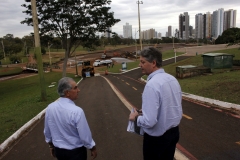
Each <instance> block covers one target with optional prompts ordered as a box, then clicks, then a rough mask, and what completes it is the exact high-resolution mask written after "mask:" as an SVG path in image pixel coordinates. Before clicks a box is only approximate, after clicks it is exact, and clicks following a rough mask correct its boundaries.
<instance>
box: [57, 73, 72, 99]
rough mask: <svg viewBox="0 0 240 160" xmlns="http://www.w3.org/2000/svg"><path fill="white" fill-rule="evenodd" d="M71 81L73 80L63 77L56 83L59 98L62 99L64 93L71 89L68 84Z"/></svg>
mask: <svg viewBox="0 0 240 160" xmlns="http://www.w3.org/2000/svg"><path fill="white" fill-rule="evenodd" d="M71 81H74V80H73V79H72V78H69V77H63V78H61V79H60V80H59V81H58V94H59V96H60V97H64V96H65V93H64V92H65V91H68V90H71V89H72V86H71V84H70V82H71Z"/></svg>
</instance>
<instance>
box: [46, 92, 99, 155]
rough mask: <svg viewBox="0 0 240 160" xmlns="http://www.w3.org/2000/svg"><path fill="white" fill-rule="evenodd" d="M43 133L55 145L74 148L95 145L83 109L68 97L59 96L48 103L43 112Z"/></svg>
mask: <svg viewBox="0 0 240 160" xmlns="http://www.w3.org/2000/svg"><path fill="white" fill-rule="evenodd" d="M44 135H45V140H46V142H47V143H49V142H52V143H53V144H54V146H55V147H58V148H63V149H69V150H71V149H75V148H79V147H82V146H85V147H86V148H88V149H91V148H92V147H93V146H95V142H94V140H93V139H92V134H91V131H90V128H89V126H88V123H87V120H86V117H85V114H84V112H83V110H82V109H81V108H80V107H78V106H76V105H75V103H74V102H73V101H72V100H70V99H68V98H63V97H60V98H59V99H58V100H57V101H55V102H53V103H51V104H49V105H48V107H47V109H46V114H45V126H44Z"/></svg>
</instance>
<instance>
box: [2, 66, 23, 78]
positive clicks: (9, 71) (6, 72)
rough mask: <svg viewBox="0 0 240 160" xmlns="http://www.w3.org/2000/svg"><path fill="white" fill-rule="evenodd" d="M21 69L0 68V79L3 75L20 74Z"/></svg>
mask: <svg viewBox="0 0 240 160" xmlns="http://www.w3.org/2000/svg"><path fill="white" fill-rule="evenodd" d="M21 72H22V68H20V67H0V77H1V76H5V75H15V74H20V73H21Z"/></svg>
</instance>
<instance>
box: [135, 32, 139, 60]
mask: <svg viewBox="0 0 240 160" xmlns="http://www.w3.org/2000/svg"><path fill="white" fill-rule="evenodd" d="M137 32H138V31H137ZM137 32H136V28H135V46H136V60H137V40H136V34H137Z"/></svg>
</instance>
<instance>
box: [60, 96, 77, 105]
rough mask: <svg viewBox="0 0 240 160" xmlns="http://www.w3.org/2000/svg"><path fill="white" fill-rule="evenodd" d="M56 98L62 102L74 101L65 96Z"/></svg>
mask: <svg viewBox="0 0 240 160" xmlns="http://www.w3.org/2000/svg"><path fill="white" fill-rule="evenodd" d="M58 100H59V101H62V102H67V103H73V104H74V102H73V101H72V100H71V99H69V98H66V97H59V99H58Z"/></svg>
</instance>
